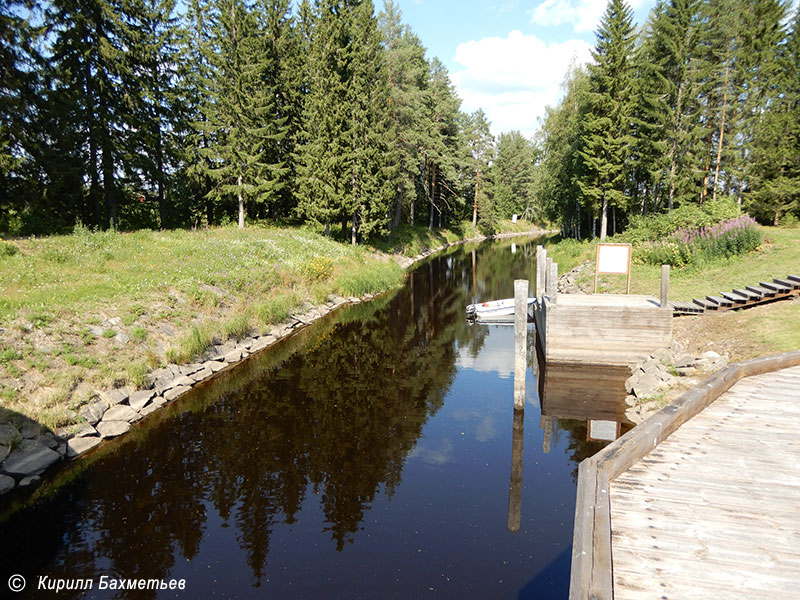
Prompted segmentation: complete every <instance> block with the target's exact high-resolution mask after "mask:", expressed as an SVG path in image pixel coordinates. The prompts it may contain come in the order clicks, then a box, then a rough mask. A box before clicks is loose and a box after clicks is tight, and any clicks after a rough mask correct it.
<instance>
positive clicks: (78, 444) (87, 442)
mask: <svg viewBox="0 0 800 600" xmlns="http://www.w3.org/2000/svg"><path fill="white" fill-rule="evenodd" d="M101 441H102V440H101V439H100V438H99V437H80V438H72V439H71V440H67V458H75V457H76V456H78V455H79V454H83V453H84V452H86V451H87V450H91V449H92V448H94V447H95V446H97V444H99V443H100V442H101Z"/></svg>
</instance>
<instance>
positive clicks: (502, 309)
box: [467, 298, 534, 319]
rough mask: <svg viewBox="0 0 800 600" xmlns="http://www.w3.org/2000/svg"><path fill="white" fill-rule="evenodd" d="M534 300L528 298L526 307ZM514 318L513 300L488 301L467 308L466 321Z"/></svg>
mask: <svg viewBox="0 0 800 600" xmlns="http://www.w3.org/2000/svg"><path fill="white" fill-rule="evenodd" d="M533 301H534V298H528V307H529V308H530V306H531V304H533ZM513 316H514V298H504V299H503V300H490V301H488V302H479V303H477V304H470V305H469V306H467V318H468V319H496V318H500V317H513Z"/></svg>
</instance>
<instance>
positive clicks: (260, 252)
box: [0, 228, 363, 326]
mask: <svg viewBox="0 0 800 600" xmlns="http://www.w3.org/2000/svg"><path fill="white" fill-rule="evenodd" d="M15 246H17V247H19V252H18V253H17V254H14V255H11V256H7V257H5V258H4V259H3V260H2V261H0V289H2V291H3V293H2V295H0V296H1V297H2V301H1V302H0V322H8V321H11V320H13V319H15V318H17V317H19V316H25V317H28V320H31V317H34V316H36V315H39V316H42V315H45V318H47V315H50V316H52V313H54V312H55V311H56V310H57V309H58V310H64V309H66V310H71V311H84V312H94V310H95V309H96V308H98V307H99V306H101V305H103V304H108V303H114V301H116V300H118V299H122V298H136V299H137V300H136V303H137V304H138V305H139V306H141V305H142V304H143V303H144V299H146V298H148V297H149V296H150V294H151V293H152V292H154V291H164V290H167V289H170V288H174V289H178V290H180V291H181V292H182V293H184V294H186V295H187V296H189V297H192V296H193V295H196V294H201V295H202V291H203V289H204V286H214V287H215V288H219V289H222V290H224V291H225V292H227V293H231V294H233V295H236V296H259V295H263V294H266V293H268V292H270V291H271V290H273V289H274V288H276V287H288V286H289V285H290V284H300V285H310V284H311V283H317V281H310V280H309V279H308V278H307V277H305V276H304V273H303V271H304V269H305V270H306V272H307V273H309V275H310V276H311V278H312V279H316V278H319V277H320V275H321V274H330V275H331V276H332V277H335V275H336V272H337V271H340V270H346V269H350V268H353V267H355V266H357V264H358V263H359V262H360V261H361V260H362V253H363V248H361V247H355V248H353V247H350V246H348V245H346V244H339V243H337V242H334V241H333V240H330V239H328V238H325V237H323V236H320V235H317V234H315V233H313V232H310V231H306V230H300V229H276V228H269V229H266V228H249V229H245V230H239V229H236V228H215V229H208V230H202V231H192V232H187V231H137V232H134V233H124V234H120V233H114V232H94V233H93V232H90V231H87V230H85V229H78V230H76V233H75V234H74V235H68V236H53V237H48V238H37V239H31V240H19V241H17V242H16V243H15ZM315 260H316V261H318V264H322V265H323V268H322V273H320V270H319V269H314V268H312V269H311V270H310V272H309V265H313V264H315V263H314V261H315ZM329 261H330V262H332V263H333V264H334V265H335V266H334V268H333V272H332V273H328V270H327V269H326V268H325V265H328V264H329ZM205 300H206V301H208V300H210V298H208V297H207V298H205ZM129 312H130V313H131V314H132V315H135V314H137V312H138V311H135V310H134V307H131V308H129ZM40 321H41V319H37V321H36V323H34V326H37V323H39V322H40Z"/></svg>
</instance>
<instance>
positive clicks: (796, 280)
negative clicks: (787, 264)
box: [786, 275, 800, 287]
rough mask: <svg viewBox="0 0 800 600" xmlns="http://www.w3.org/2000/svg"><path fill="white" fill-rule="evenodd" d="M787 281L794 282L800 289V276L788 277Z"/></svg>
mask: <svg viewBox="0 0 800 600" xmlns="http://www.w3.org/2000/svg"><path fill="white" fill-rule="evenodd" d="M786 279H788V280H789V281H792V282H794V283H795V285H796V287H800V275H787V276H786Z"/></svg>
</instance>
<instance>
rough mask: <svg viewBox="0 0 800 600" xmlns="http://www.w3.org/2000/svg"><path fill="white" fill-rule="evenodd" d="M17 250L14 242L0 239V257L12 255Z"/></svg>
mask: <svg viewBox="0 0 800 600" xmlns="http://www.w3.org/2000/svg"><path fill="white" fill-rule="evenodd" d="M18 252H19V248H17V245H16V244H12V243H11V242H3V241H0V258H4V257H6V256H14V255H15V254H17V253H18Z"/></svg>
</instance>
